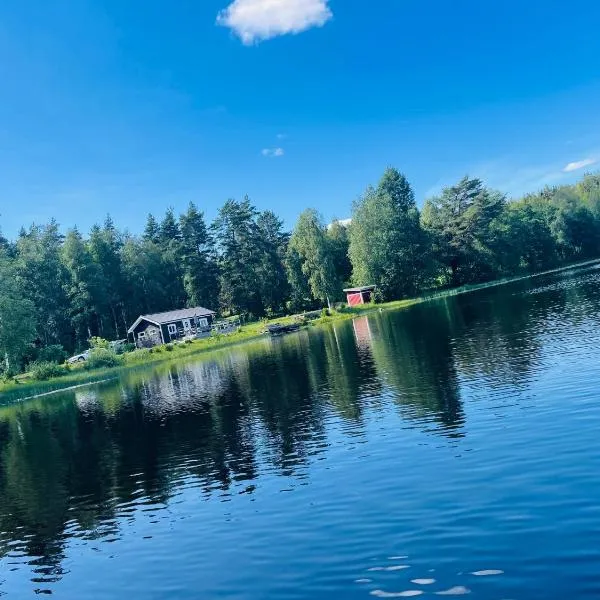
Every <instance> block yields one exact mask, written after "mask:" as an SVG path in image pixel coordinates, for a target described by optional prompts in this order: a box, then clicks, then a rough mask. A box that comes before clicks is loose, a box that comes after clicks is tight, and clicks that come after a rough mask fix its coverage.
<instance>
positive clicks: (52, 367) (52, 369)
mask: <svg viewBox="0 0 600 600" xmlns="http://www.w3.org/2000/svg"><path fill="white" fill-rule="evenodd" d="M30 372H31V376H32V377H33V378H34V379H37V380H38V381H46V380H47V379H52V378H53V377H63V376H64V375H66V374H67V373H68V372H69V371H68V369H67V368H66V367H63V366H62V365H59V364H57V363H55V362H50V361H36V362H34V363H33V364H32V365H31V369H30Z"/></svg>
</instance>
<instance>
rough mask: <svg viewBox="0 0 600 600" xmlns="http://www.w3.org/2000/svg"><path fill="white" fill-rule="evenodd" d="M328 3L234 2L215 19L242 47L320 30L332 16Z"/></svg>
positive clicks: (301, 0)
mask: <svg viewBox="0 0 600 600" xmlns="http://www.w3.org/2000/svg"><path fill="white" fill-rule="evenodd" d="M328 4H329V0H234V2H232V3H231V4H230V5H229V6H228V7H227V8H226V9H224V10H222V11H221V12H220V13H219V15H218V16H217V23H218V24H219V25H223V26H225V27H229V28H230V29H232V30H233V31H234V32H235V33H236V34H237V35H238V36H239V37H240V38H241V40H242V42H243V43H244V44H253V43H255V42H259V41H261V40H268V39H270V38H274V37H277V36H279V35H286V34H289V33H294V34H295V33H300V32H301V31H305V30H307V29H310V28H311V27H322V26H323V25H325V23H327V21H329V19H331V18H332V17H333V13H332V12H331V10H330V9H329V6H328Z"/></svg>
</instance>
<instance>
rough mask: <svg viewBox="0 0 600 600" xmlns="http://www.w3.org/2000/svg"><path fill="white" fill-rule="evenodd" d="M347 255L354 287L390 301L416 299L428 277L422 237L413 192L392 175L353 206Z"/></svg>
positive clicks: (391, 171)
mask: <svg viewBox="0 0 600 600" xmlns="http://www.w3.org/2000/svg"><path fill="white" fill-rule="evenodd" d="M349 255H350V260H351V263H352V269H353V283H354V284H356V285H377V287H378V289H379V291H380V292H381V294H382V295H383V298H384V299H386V300H390V299H393V298H402V297H405V296H409V295H414V294H415V293H416V292H417V290H418V289H419V287H420V283H421V281H422V280H423V279H424V277H425V275H426V263H425V236H424V233H423V231H422V229H421V225H420V222H419V212H418V210H417V205H416V202H415V197H414V194H413V191H412V189H411V187H410V185H409V183H408V181H407V180H406V178H405V177H404V176H403V175H402V174H401V173H399V172H398V171H397V170H396V169H392V168H389V169H387V170H386V171H385V173H384V174H383V177H382V178H381V181H380V182H379V185H378V186H377V188H376V189H373V188H369V189H367V191H366V193H365V195H364V196H363V197H362V198H361V199H360V200H358V201H357V202H356V203H355V204H354V208H353V211H352V226H351V228H350V245H349Z"/></svg>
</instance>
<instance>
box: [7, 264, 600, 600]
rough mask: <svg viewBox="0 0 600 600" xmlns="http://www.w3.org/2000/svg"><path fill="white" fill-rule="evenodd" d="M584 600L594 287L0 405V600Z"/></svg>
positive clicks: (599, 368)
mask: <svg viewBox="0 0 600 600" xmlns="http://www.w3.org/2000/svg"><path fill="white" fill-rule="evenodd" d="M38 594H42V595H43V594H52V595H54V596H55V597H58V598H61V599H62V598H65V599H77V600H80V599H81V598H102V599H109V600H112V599H117V598H118V599H122V598H144V599H145V600H147V599H154V598H156V599H159V598H160V599H171V598H173V599H175V598H177V599H178V600H181V599H184V600H185V599H188V598H189V599H192V598H194V599H196V598H207V599H208V598H210V599H229V600H234V599H235V600H238V599H239V600H241V599H252V600H254V599H274V598H282V599H308V598H310V599H318V600H320V599H338V598H344V599H346V600H350V599H369V598H404V597H417V596H424V597H426V596H429V597H437V596H438V595H439V596H440V597H444V596H462V595H465V594H470V595H471V597H474V598H482V599H490V600H492V599H494V600H502V599H519V598H523V599H527V600H531V599H537V598H540V599H542V598H544V599H547V598H571V599H572V598H598V597H600V270H599V269H596V268H587V269H582V270H578V271H572V272H563V273H561V274H558V275H553V276H545V277H539V278H535V279H531V280H528V281H524V282H519V283H515V284H511V285H506V286H501V287H497V288H491V289H488V290H484V291H480V292H474V293H470V294H465V295H461V296H455V297H451V298H447V299H443V300H436V301H432V302H429V303H424V304H421V305H417V306H414V307H412V308H410V309H407V310H402V311H396V312H393V311H389V312H381V313H375V314H372V315H370V316H368V317H361V318H358V319H356V320H354V321H345V322H338V323H336V324H334V325H332V326H330V327H325V328H320V329H313V330H310V331H303V332H300V333H298V334H291V335H289V336H287V337H283V338H280V339H275V340H270V339H265V340H263V341H260V342H255V343H252V344H247V345H244V346H239V347H236V348H233V349H230V350H228V351H222V352H220V353H217V354H213V355H211V356H210V357H208V358H206V357H205V358H203V359H197V360H195V361H190V362H183V363H179V364H176V365H162V366H159V367H158V368H152V369H140V370H138V371H133V372H130V373H128V374H126V375H123V376H122V377H121V378H120V379H118V380H115V381H109V382H105V383H103V384H99V385H95V386H91V387H85V388H80V389H76V390H72V391H69V392H64V393H62V394H56V395H53V396H48V397H45V398H39V399H36V400H32V401H27V402H23V403H21V404H17V405H13V406H6V407H3V408H0V596H2V595H6V596H7V597H10V598H13V597H14V598H28V597H34V596H36V595H38Z"/></svg>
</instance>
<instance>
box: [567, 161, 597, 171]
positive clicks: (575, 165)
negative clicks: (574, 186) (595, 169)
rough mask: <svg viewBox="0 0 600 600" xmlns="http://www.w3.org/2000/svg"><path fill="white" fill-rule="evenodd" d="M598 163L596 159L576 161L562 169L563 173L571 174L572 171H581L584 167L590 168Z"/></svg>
mask: <svg viewBox="0 0 600 600" xmlns="http://www.w3.org/2000/svg"><path fill="white" fill-rule="evenodd" d="M597 162H598V159H596V158H584V159H583V160H578V161H576V162H570V163H569V164H568V165H567V166H566V167H565V168H564V169H563V173H572V172H573V171H578V170H579V169H583V168H584V167H590V166H591V165H595V164H596V163H597Z"/></svg>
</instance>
